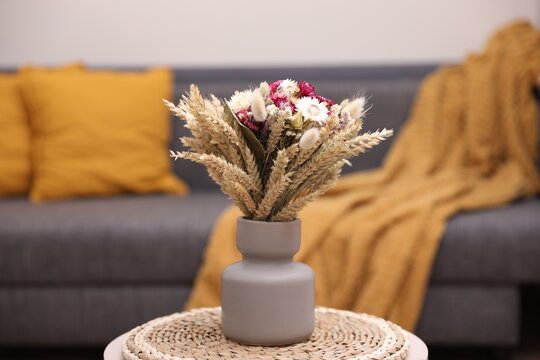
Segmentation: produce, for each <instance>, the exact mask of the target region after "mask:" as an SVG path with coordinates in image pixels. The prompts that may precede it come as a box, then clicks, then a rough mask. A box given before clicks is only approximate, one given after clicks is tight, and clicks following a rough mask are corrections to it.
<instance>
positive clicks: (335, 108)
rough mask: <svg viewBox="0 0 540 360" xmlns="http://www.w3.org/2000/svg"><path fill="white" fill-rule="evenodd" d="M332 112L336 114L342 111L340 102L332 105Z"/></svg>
mask: <svg viewBox="0 0 540 360" xmlns="http://www.w3.org/2000/svg"><path fill="white" fill-rule="evenodd" d="M330 112H331V113H332V114H336V115H337V114H339V113H340V112H341V105H338V104H334V105H332V107H330Z"/></svg>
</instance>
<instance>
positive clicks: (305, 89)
mask: <svg viewBox="0 0 540 360" xmlns="http://www.w3.org/2000/svg"><path fill="white" fill-rule="evenodd" d="M282 82H283V80H278V81H274V82H273V83H271V84H270V85H269V87H270V100H272V102H273V103H274V105H276V106H277V107H278V108H280V109H284V108H285V107H287V106H288V107H290V108H291V111H292V112H293V113H294V112H295V110H296V107H295V106H294V104H293V103H292V102H291V101H290V99H289V97H288V96H287V95H285V94H281V93H278V92H277V91H278V88H279V86H280V85H281V83H282ZM298 89H299V91H298V93H297V94H295V95H296V97H297V98H301V97H305V96H309V97H312V98H315V99H317V100H319V101H320V102H325V103H326V104H327V105H328V107H330V106H332V105H334V104H335V103H336V102H335V101H333V100H331V99H327V98H325V97H324V96H321V95H318V94H317V93H316V92H315V86H313V84H311V83H309V82H307V81H300V82H298Z"/></svg>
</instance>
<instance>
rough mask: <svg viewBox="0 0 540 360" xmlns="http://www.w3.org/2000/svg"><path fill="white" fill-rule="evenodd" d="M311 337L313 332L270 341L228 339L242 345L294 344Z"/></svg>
mask: <svg viewBox="0 0 540 360" xmlns="http://www.w3.org/2000/svg"><path fill="white" fill-rule="evenodd" d="M310 338H311V334H309V335H305V336H301V337H297V338H294V339H286V340H285V339H283V340H281V341H280V340H275V339H273V340H270V341H253V340H245V339H244V340H243V339H235V338H232V337H227V340H229V341H233V342H235V343H238V344H242V345H248V346H289V345H294V344H298V343H302V342H305V341H308V340H309V339H310Z"/></svg>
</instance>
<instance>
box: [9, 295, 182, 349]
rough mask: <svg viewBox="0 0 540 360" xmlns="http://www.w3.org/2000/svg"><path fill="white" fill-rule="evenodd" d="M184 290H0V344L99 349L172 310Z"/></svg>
mask: <svg viewBox="0 0 540 360" xmlns="http://www.w3.org/2000/svg"><path fill="white" fill-rule="evenodd" d="M190 290H191V287H190V286H182V285H171V284H167V285H160V284H155V285H149V286H137V285H135V286H133V285H128V284H116V285H114V286H92V287H82V286H72V287H59V286H50V287H47V286H40V287H31V286H17V287H10V288H9V289H6V288H0V344H2V345H12V346H21V345H32V346H40V345H43V346H81V345H84V346H90V345H97V346H104V344H107V343H108V342H109V341H111V340H112V339H114V338H115V337H117V336H118V335H120V334H122V333H124V332H126V331H128V330H130V329H132V328H134V327H135V326H137V325H140V324H142V323H144V322H146V321H149V320H151V319H154V318H156V317H159V316H162V315H165V314H171V313H173V312H178V311H180V310H181V309H182V305H183V304H184V302H185V301H186V299H187V297H188V295H189V292H190Z"/></svg>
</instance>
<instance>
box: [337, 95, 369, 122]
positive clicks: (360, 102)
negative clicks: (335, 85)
mask: <svg viewBox="0 0 540 360" xmlns="http://www.w3.org/2000/svg"><path fill="white" fill-rule="evenodd" d="M365 106H366V98H365V97H359V98H356V99H354V100H353V101H351V102H349V103H348V104H347V105H346V106H345V107H344V108H343V111H346V112H348V113H349V114H350V115H351V116H352V117H353V118H355V119H360V118H361V117H362V116H364V112H365V108H364V107H365Z"/></svg>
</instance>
